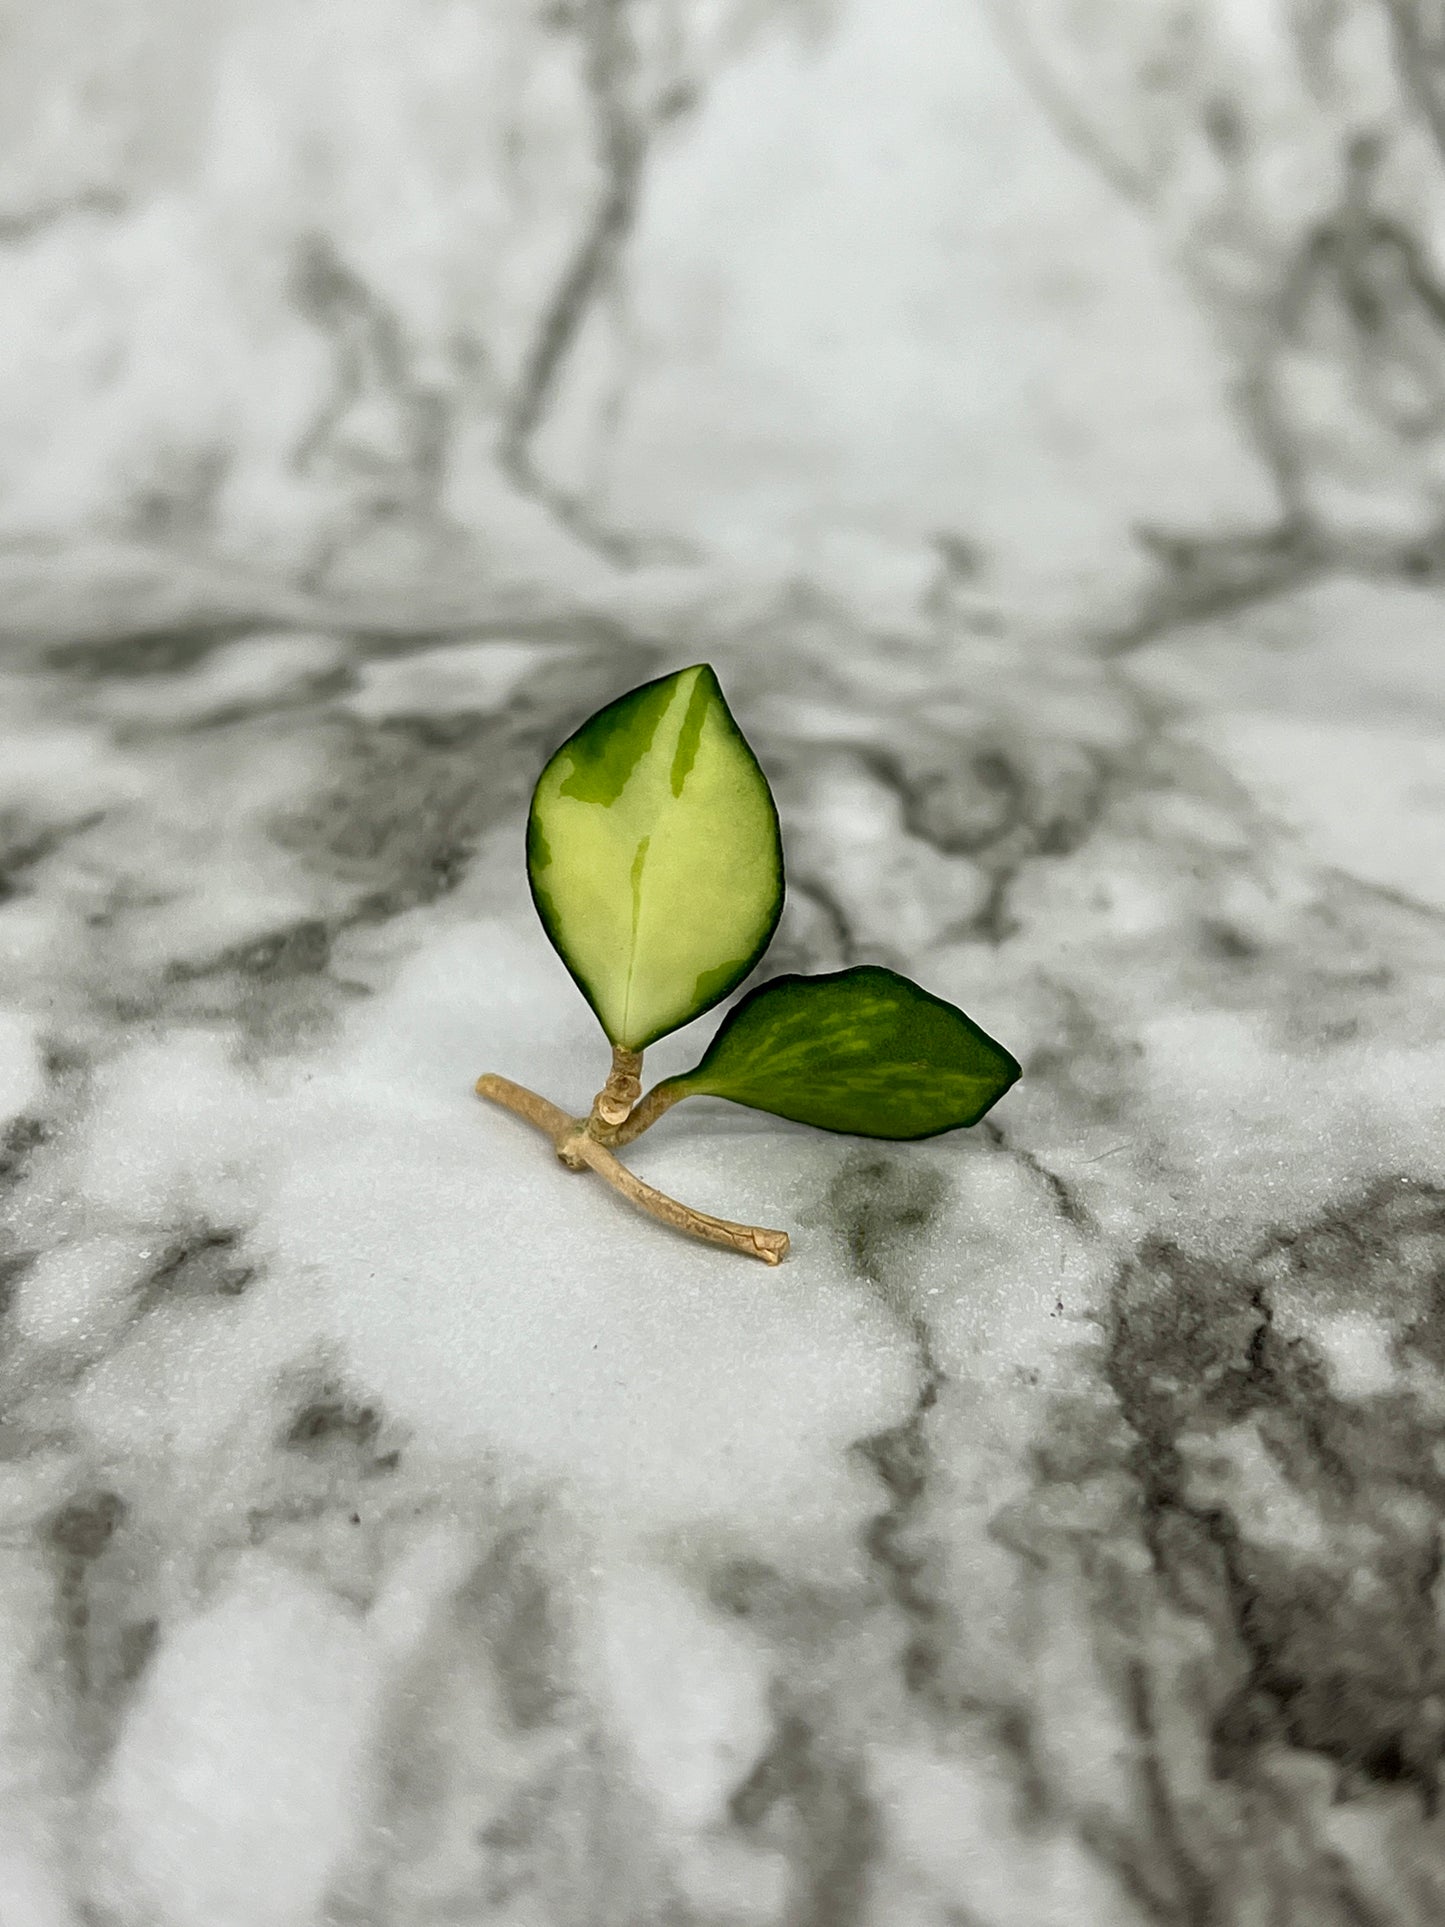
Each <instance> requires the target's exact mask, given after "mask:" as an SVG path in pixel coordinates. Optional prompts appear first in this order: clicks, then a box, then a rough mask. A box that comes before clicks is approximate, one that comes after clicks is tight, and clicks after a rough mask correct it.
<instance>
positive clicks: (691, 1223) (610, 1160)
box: [558, 1131, 788, 1265]
mask: <svg viewBox="0 0 1445 1927" xmlns="http://www.w3.org/2000/svg"><path fill="white" fill-rule="evenodd" d="M567 1149H569V1150H574V1151H575V1154H576V1155H577V1156H578V1157H580V1158H581V1160H582V1162H583V1163H584V1164H587V1165H590V1166H591V1168H592V1169H593V1170H594V1171H595V1172H596V1173H597V1175H598V1177H599V1178H601V1179H603V1181H604V1182H605V1183H607V1184H610V1185H611V1186H612V1188H613V1190H614V1191H620V1192H621V1193H622V1195H623V1197H624V1198H626V1199H627V1201H628V1202H629V1203H630V1204H635V1205H636V1206H637V1208H638V1209H639V1210H640V1211H645V1212H647V1214H648V1216H649V1217H653V1218H656V1219H658V1220H659V1222H660V1223H662V1224H670V1225H671V1226H672V1227H673V1229H674V1230H677V1231H685V1232H687V1234H688V1236H689V1237H692V1238H701V1239H702V1240H703V1242H704V1243H705V1244H710V1245H726V1246H728V1247H729V1248H730V1249H731V1250H733V1251H741V1252H745V1253H746V1255H747V1256H748V1257H749V1258H761V1259H762V1261H763V1263H764V1264H765V1265H775V1264H777V1263H778V1261H779V1260H780V1259H782V1258H785V1257H786V1256H787V1253H788V1234H787V1232H786V1231H765V1230H764V1229H763V1228H762V1226H761V1225H755V1224H734V1223H733V1222H732V1220H731V1219H730V1218H712V1217H709V1216H708V1214H707V1212H706V1211H694V1210H693V1208H692V1206H691V1205H690V1204H679V1202H678V1201H677V1199H676V1198H670V1197H668V1195H667V1193H666V1192H665V1191H658V1190H656V1189H654V1187H653V1186H652V1185H650V1184H644V1183H643V1182H642V1179H641V1178H639V1177H634V1176H633V1174H632V1172H631V1171H629V1170H628V1168H627V1166H626V1165H625V1164H623V1163H621V1162H620V1161H619V1160H618V1159H617V1158H615V1157H613V1155H612V1153H611V1152H610V1151H609V1150H608V1149H607V1146H606V1145H605V1144H599V1143H598V1142H597V1140H596V1139H595V1138H590V1137H588V1136H587V1135H586V1134H585V1133H584V1132H581V1131H579V1132H578V1133H577V1135H576V1137H575V1138H573V1139H571V1140H570V1142H569V1144H568V1145H567ZM561 1153H562V1147H561V1146H560V1145H559V1146H558V1155H559V1156H560V1155H561Z"/></svg>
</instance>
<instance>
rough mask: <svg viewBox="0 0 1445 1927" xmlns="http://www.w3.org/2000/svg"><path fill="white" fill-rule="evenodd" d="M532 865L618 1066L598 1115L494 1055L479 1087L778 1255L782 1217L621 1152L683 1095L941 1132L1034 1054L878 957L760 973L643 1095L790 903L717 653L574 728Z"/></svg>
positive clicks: (549, 785)
mask: <svg viewBox="0 0 1445 1927" xmlns="http://www.w3.org/2000/svg"><path fill="white" fill-rule="evenodd" d="M527 878H528V881H529V883H530V885H531V890H532V900H533V902H534V904H535V905H536V908H537V914H538V916H539V917H540V918H541V921H542V927H543V929H544V930H545V931H546V933H547V935H548V937H549V938H550V940H551V942H552V945H553V947H554V948H555V949H556V951H557V953H558V955H559V956H560V957H561V959H562V961H563V963H564V964H565V965H566V966H567V969H568V970H569V971H570V972H571V975H572V977H573V980H574V981H575V983H576V985H577V987H578V989H579V990H580V991H581V992H582V995H583V996H584V997H585V998H586V999H587V1002H588V1003H589V1004H590V1005H591V1007H592V1010H593V1012H594V1013H595V1015H596V1017H597V1020H598V1022H599V1023H600V1024H601V1026H602V1029H603V1031H604V1032H605V1034H606V1036H607V1039H608V1042H609V1043H610V1044H611V1046H612V1069H611V1072H610V1073H609V1075H608V1077H607V1081H606V1082H605V1084H604V1085H603V1086H602V1089H601V1090H600V1091H599V1092H598V1093H597V1096H596V1097H595V1098H594V1099H593V1103H592V1108H591V1110H590V1112H589V1113H588V1114H587V1116H585V1117H573V1116H570V1115H569V1114H568V1113H567V1112H566V1111H564V1110H562V1109H561V1108H560V1107H559V1106H558V1105H556V1104H553V1103H551V1102H550V1101H549V1100H548V1099H547V1098H545V1097H540V1096H539V1095H538V1094H537V1093H536V1092H535V1091H530V1090H527V1089H525V1088H524V1087H523V1086H522V1085H520V1084H514V1083H513V1082H512V1081H511V1079H510V1078H506V1077H499V1076H497V1075H495V1074H494V1073H492V1072H490V1071H489V1072H487V1073H486V1074H485V1075H483V1076H482V1077H479V1078H478V1079H477V1087H476V1088H477V1093H478V1095H479V1096H481V1097H485V1098H489V1099H490V1100H491V1101H492V1102H493V1103H494V1104H501V1105H503V1106H505V1107H506V1109H507V1110H509V1111H512V1112H514V1113H515V1114H516V1115H517V1116H518V1117H521V1118H524V1119H525V1120H526V1121H527V1122H528V1123H529V1124H533V1125H535V1126H536V1127H537V1128H538V1130H540V1131H542V1132H543V1133H544V1134H545V1135H546V1136H547V1137H548V1138H549V1139H550V1140H551V1143H552V1147H553V1149H554V1150H555V1152H556V1154H557V1156H558V1157H559V1158H560V1159H561V1161H562V1163H563V1164H565V1165H566V1166H568V1167H569V1169H571V1170H574V1171H581V1170H591V1171H594V1172H596V1174H597V1175H598V1176H599V1177H601V1178H603V1179H605V1180H606V1182H607V1183H608V1184H610V1185H611V1186H612V1187H613V1188H614V1190H616V1191H619V1192H620V1193H621V1194H622V1196H623V1197H625V1198H627V1199H629V1200H630V1201H631V1202H632V1203H633V1204H635V1205H637V1206H639V1207H640V1208H641V1209H642V1210H644V1211H646V1212H649V1213H650V1214H651V1215H652V1216H653V1217H654V1218H657V1219H660V1220H661V1221H662V1222H663V1223H664V1224H669V1225H673V1226H675V1227H676V1228H677V1229H678V1230H679V1231H685V1232H688V1233H689V1234H691V1236H693V1237H695V1238H702V1239H705V1240H706V1241H707V1242H708V1243H710V1244H717V1245H726V1246H729V1247H731V1248H732V1249H733V1250H735V1251H743V1252H746V1253H748V1254H749V1255H750V1256H752V1257H755V1258H761V1259H762V1260H763V1261H764V1262H765V1263H767V1264H770V1265H775V1264H777V1263H778V1262H779V1260H780V1259H781V1258H783V1257H784V1256H785V1255H786V1253H787V1250H788V1234H787V1232H786V1231H769V1230H766V1229H764V1228H763V1227H761V1226H759V1225H748V1224H733V1223H731V1222H730V1221H729V1220H727V1219H725V1218H714V1217H710V1216H709V1215H708V1214H707V1213H706V1212H704V1211H695V1210H693V1208H692V1207H691V1206H690V1205H686V1204H680V1203H679V1202H678V1201H677V1200H676V1199H675V1198H669V1197H667V1196H666V1195H665V1194H664V1193H662V1192H661V1191H657V1190H654V1189H653V1187H652V1186H651V1185H649V1184H644V1183H643V1182H642V1180H641V1179H640V1178H638V1177H636V1176H635V1175H634V1174H633V1173H632V1172H631V1171H629V1170H628V1168H627V1166H626V1165H625V1164H623V1163H622V1161H621V1159H620V1158H619V1157H618V1156H617V1152H618V1151H619V1150H620V1149H621V1148H622V1147H623V1146H625V1145H627V1144H630V1143H631V1142H632V1141H633V1139H634V1138H636V1137H639V1136H640V1135H641V1133H642V1132H643V1131H645V1130H648V1129H649V1128H650V1127H651V1126H652V1125H653V1124H655V1123H656V1122H657V1120H658V1118H660V1117H661V1116H662V1115H663V1113H664V1112H666V1111H668V1110H670V1109H671V1107H672V1106H673V1105H674V1104H676V1103H678V1102H680V1101H681V1100H682V1099H683V1098H685V1097H724V1098H728V1099H730V1100H731V1101H732V1102H733V1103H735V1104H744V1105H747V1106H749V1107H750V1108H751V1109H753V1110H757V1111H767V1112H770V1113H771V1114H772V1115H773V1116H775V1117H784V1118H791V1119H793V1120H794V1121H795V1122H796V1123H799V1124H811V1125H815V1126H817V1127H818V1129H820V1130H824V1131H845V1132H851V1133H853V1134H855V1135H857V1136H860V1137H877V1138H892V1139H905V1138H925V1137H936V1136H937V1135H938V1134H939V1133H940V1132H943V1131H954V1130H959V1129H961V1128H963V1127H964V1126H966V1125H970V1124H976V1123H977V1122H978V1121H979V1119H980V1118H981V1117H982V1116H983V1115H984V1113H985V1112H986V1111H988V1110H989V1109H990V1108H991V1107H992V1106H993V1105H994V1104H996V1103H997V1102H998V1100H999V1098H1000V1097H1002V1096H1003V1094H1004V1092H1005V1091H1006V1090H1007V1089H1008V1088H1009V1086H1010V1085H1011V1084H1013V1083H1014V1081H1015V1080H1016V1079H1017V1078H1018V1076H1019V1074H1020V1071H1019V1065H1018V1063H1017V1062H1016V1060H1015V1059H1014V1058H1013V1057H1011V1056H1010V1055H1009V1053H1008V1052H1007V1051H1006V1050H1005V1049H1004V1048H1003V1046H1002V1045H1001V1044H999V1043H996V1042H995V1041H994V1039H993V1038H992V1037H990V1036H988V1034H987V1033H986V1032H985V1031H982V1030H980V1029H979V1027H978V1025H977V1024H975V1023H974V1022H973V1020H972V1019H971V1018H969V1017H965V1016H964V1014H963V1012H962V1011H961V1010H958V1009H956V1008H955V1007H954V1005H952V1004H949V1003H945V1002H944V1000H943V999H942V998H941V997H935V996H933V995H932V994H931V993H930V992H928V991H926V990H924V989H922V988H921V987H920V986H919V985H918V984H915V983H912V982H910V981H909V979H908V978H907V977H901V976H899V975H898V973H897V972H896V971H893V970H885V969H883V968H882V967H880V966H879V965H876V964H863V965H859V966H856V967H855V968H853V969H850V970H838V971H832V972H829V973H827V974H825V975H822V976H816V977H803V976H793V975H788V976H781V977H774V978H772V979H771V980H770V981H769V982H767V983H763V984H759V985H758V986H757V987H756V988H755V989H753V990H750V991H749V992H748V993H747V995H746V996H744V997H743V998H741V999H740V1001H739V1002H738V1003H737V1004H736V1005H734V1007H733V1008H732V1010H730V1011H729V1012H728V1014H727V1016H726V1017H725V1018H724V1019H723V1021H722V1023H721V1025H720V1026H719V1028H718V1031H717V1034H716V1035H715V1036H714V1038H713V1040H712V1042H711V1043H710V1044H709V1045H708V1047H707V1049H706V1051H704V1053H703V1055H702V1058H701V1060H700V1062H698V1063H697V1064H695V1065H694V1066H693V1068H692V1069H691V1070H690V1071H684V1072H682V1073H681V1075H679V1076H676V1077H666V1078H663V1079H662V1081H661V1082H660V1083H658V1084H654V1085H653V1087H652V1089H651V1090H649V1091H648V1092H647V1093H646V1095H645V1096H644V1094H643V1090H642V1055H643V1052H644V1051H645V1050H646V1049H647V1048H648V1047H649V1045H652V1044H655V1043H656V1042H657V1040H658V1039H659V1038H661V1037H666V1036H667V1035H668V1034H669V1032H671V1031H674V1030H677V1029H679V1028H680V1027H681V1026H682V1025H683V1024H687V1023H691V1022H692V1020H693V1019H694V1018H695V1017H700V1016H701V1015H702V1014H703V1013H704V1011H707V1010H711V1009H712V1007H713V1006H714V1005H715V1004H718V1003H720V1002H721V1001H722V1000H723V998H725V997H726V996H727V995H728V994H729V992H731V991H733V990H735V989H736V988H737V986H738V985H739V984H740V983H741V982H742V981H743V979H744V978H745V977H746V976H747V975H748V974H749V972H750V971H751V970H752V969H753V967H754V966H755V965H756V963H757V962H758V960H759V958H760V957H761V956H762V954H763V952H764V951H765V950H766V949H767V947H768V944H769V943H770V942H771V941H772V937H773V932H774V931H775V930H776V929H777V926H778V918H779V917H780V916H781V915H782V909H783V846H782V836H781V832H780V829H779V825H778V812H777V808H776V806H775V805H774V802H773V796H772V791H771V790H770V789H769V788H768V780H767V778H766V776H764V774H763V772H762V769H761V767H760V766H759V763H758V760H757V758H756V757H755V756H754V755H753V752H752V750H751V748H750V747H749V745H748V742H747V740H746V738H745V737H744V736H743V733H742V731H741V730H740V729H739V728H738V726H737V723H736V722H735V721H734V720H733V715H732V712H731V710H730V709H729V708H728V706H727V703H726V701H725V699H724V697H723V693H722V689H721V688H720V686H719V684H718V679H717V677H716V675H714V673H713V671H712V669H711V668H710V667H709V666H708V664H706V663H696V664H694V665H693V666H692V667H691V668H688V669H679V670H678V671H677V672H676V673H675V674H673V675H670V676H661V677H659V678H658V679H657V680H656V681H655V682H648V683H643V684H642V686H641V687H640V688H638V689H633V690H630V691H629V692H628V694H627V695H625V696H620V697H619V698H618V699H617V701H616V702H612V703H609V704H608V705H607V706H606V708H604V709H600V710H598V712H597V714H596V715H595V716H593V717H592V718H591V719H590V720H589V721H588V722H585V723H584V724H583V725H582V727H581V728H580V729H579V730H578V731H577V732H576V734H575V735H573V736H569V737H568V738H567V741H566V742H565V743H563V744H562V746H561V748H560V749H559V750H558V751H557V752H556V754H555V755H554V756H553V757H552V758H551V759H550V761H549V762H548V763H547V766H546V768H545V769H544V770H543V771H542V774H541V776H540V777H539V778H538V779H537V787H536V789H535V791H534V792H533V795H532V804H531V809H530V811H529V813H528V818H527Z"/></svg>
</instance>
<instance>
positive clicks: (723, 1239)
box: [477, 1053, 788, 1265]
mask: <svg viewBox="0 0 1445 1927" xmlns="http://www.w3.org/2000/svg"><path fill="white" fill-rule="evenodd" d="M633 1054H634V1055H635V1054H636V1053H633ZM609 1081H610V1080H609ZM660 1090H661V1086H659V1091H660ZM681 1095H682V1093H681V1092H679V1093H677V1096H681ZM477 1096H478V1097H485V1098H489V1099H490V1100H491V1102H492V1103H493V1104H500V1105H502V1106H503V1108H504V1109H506V1110H509V1111H511V1112H512V1113H513V1114H514V1115H515V1116H517V1117H520V1118H522V1119H524V1120H525V1121H526V1122H527V1123H528V1124H531V1125H534V1126H535V1127H536V1129H537V1130H539V1131H541V1132H542V1133H543V1135H544V1136H545V1137H548V1138H550V1139H551V1141H552V1148H553V1150H555V1151H556V1153H557V1156H558V1157H559V1158H560V1159H561V1160H562V1162H563V1163H564V1164H565V1165H567V1166H568V1167H569V1168H570V1169H571V1170H573V1171H580V1170H581V1169H583V1167H584V1166H585V1167H587V1168H588V1169H590V1170H593V1171H595V1172H596V1173H597V1175H598V1177H599V1178H601V1179H602V1180H603V1182H604V1183H606V1184H610V1185H611V1186H612V1188H613V1190H614V1191H619V1192H621V1194H622V1196H623V1197H624V1198H626V1199H627V1200H628V1202H629V1203H630V1204H635V1205H636V1206H637V1207H638V1209H639V1210H640V1211H645V1212H647V1214H648V1215H649V1217H653V1218H656V1219H657V1220H658V1222H659V1223H661V1224H666V1225H671V1226H672V1227H673V1228H674V1230H677V1231H685V1232H686V1233H687V1234H688V1235H689V1237H693V1238H701V1239H702V1240H703V1242H704V1243H706V1244H713V1245H724V1246H726V1247H728V1248H729V1249H730V1250H733V1251H741V1252H744V1253H746V1255H747V1256H748V1257H750V1258H761V1259H762V1261H763V1263H764V1264H766V1265H775V1264H777V1263H778V1262H779V1260H780V1259H782V1258H784V1257H786V1256H787V1252H788V1234H787V1232H786V1231H768V1230H765V1229H764V1228H763V1227H762V1226H761V1225H752V1224H733V1223H732V1222H731V1220H730V1219H727V1218H713V1217H709V1215H708V1214H707V1212H705V1211H694V1210H693V1208H692V1206H691V1205H688V1204H680V1203H679V1202H678V1200H677V1199H676V1198H670V1197H668V1196H667V1194H666V1192H664V1191H658V1190H656V1189H654V1187H653V1186H652V1185H650V1184H644V1183H643V1182H642V1179H641V1178H638V1177H634V1176H633V1174H632V1172H631V1171H629V1170H628V1168H627V1166H626V1165H625V1164H622V1163H620V1162H619V1161H618V1160H617V1159H616V1158H615V1157H614V1156H613V1155H612V1153H611V1151H609V1150H608V1149H607V1147H606V1146H605V1145H603V1144H600V1143H598V1141H597V1140H596V1138H594V1137H592V1136H591V1135H590V1132H589V1128H588V1127H589V1125H590V1124H591V1123H592V1121H593V1120H592V1118H576V1117H569V1116H568V1114H567V1112H566V1111H564V1110H562V1109H561V1107H560V1106H559V1105H556V1104H552V1103H550V1102H549V1101H548V1100H547V1099H546V1098H545V1097H539V1096H538V1094H537V1093H536V1091H529V1090H528V1089H527V1088H526V1086H525V1085H522V1084H514V1083H513V1082H512V1080H511V1078H509V1077H498V1076H497V1075H496V1074H495V1073H494V1072H491V1071H488V1072H486V1073H484V1075H482V1076H481V1077H479V1078H478V1079H477ZM657 1096H658V1092H657V1091H654V1092H652V1093H650V1094H649V1101H650V1099H651V1098H652V1097H657ZM676 1101H677V1099H676V1097H675V1096H669V1097H668V1099H667V1104H671V1103H675V1102H676ZM667 1104H664V1103H662V1102H659V1103H658V1105H657V1107H656V1109H655V1110H654V1112H653V1116H660V1115H661V1113H662V1111H664V1110H665V1109H666V1108H667ZM641 1108H643V1107H641V1106H639V1109H641ZM595 1115H596V1107H595V1106H594V1108H593V1116H594V1117H595ZM627 1121H628V1122H630V1121H631V1120H630V1119H628V1120H627ZM651 1122H652V1118H648V1120H647V1123H651ZM638 1129H639V1130H643V1129H646V1125H645V1124H643V1125H639V1126H638ZM631 1135H632V1136H636V1132H632V1133H631Z"/></svg>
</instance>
